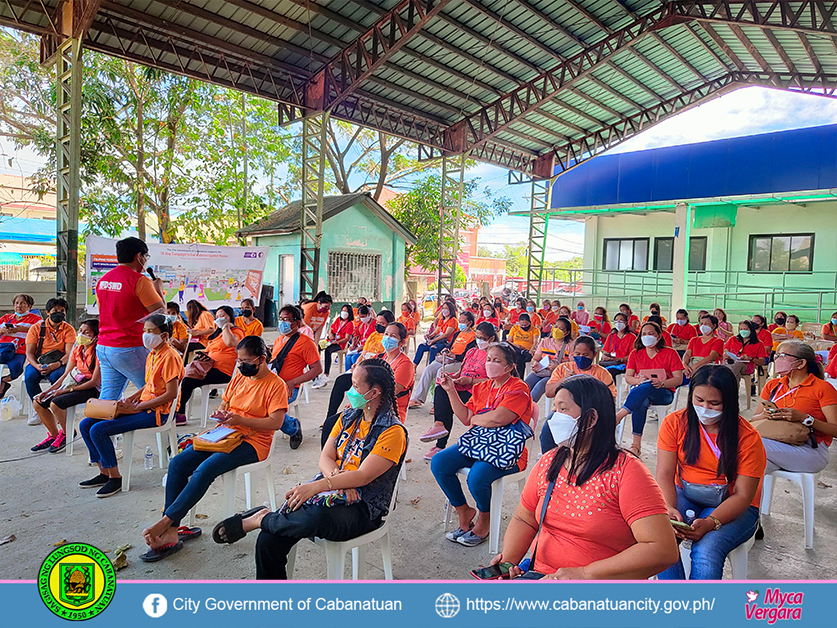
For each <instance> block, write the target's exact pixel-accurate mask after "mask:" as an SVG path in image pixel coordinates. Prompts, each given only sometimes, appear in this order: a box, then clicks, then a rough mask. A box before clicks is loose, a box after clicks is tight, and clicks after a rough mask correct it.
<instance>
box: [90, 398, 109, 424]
mask: <svg viewBox="0 0 837 628" xmlns="http://www.w3.org/2000/svg"><path fill="white" fill-rule="evenodd" d="M116 403H117V402H116V401H106V400H105V399H88V400H87V405H86V406H84V416H87V417H90V418H91V419H107V420H110V419H115V418H116Z"/></svg>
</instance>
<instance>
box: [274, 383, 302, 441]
mask: <svg viewBox="0 0 837 628" xmlns="http://www.w3.org/2000/svg"><path fill="white" fill-rule="evenodd" d="M297 395H299V386H297V387H296V388H294V391H293V392H292V393H291V396H290V397H288V404H292V403H293V402H294V401H296V397H297ZM279 429H281V430H282V433H283V434H287V435H288V436H293V435H294V434H296V433H297V432H298V431H299V419H295V418H294V417H292V416H291V415H290V414H288V413H287V412H286V413H285V422H284V423H282V427H281V428H279Z"/></svg>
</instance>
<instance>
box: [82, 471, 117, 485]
mask: <svg viewBox="0 0 837 628" xmlns="http://www.w3.org/2000/svg"><path fill="white" fill-rule="evenodd" d="M109 479H110V478H109V477H108V476H106V475H105V474H104V473H100V474H99V475H97V476H96V477H95V478H90V479H89V480H84V481H83V482H79V483H78V485H79V486H80V487H81V488H95V487H97V486H104V485H105V484H106V483H107V481H108V480H109Z"/></svg>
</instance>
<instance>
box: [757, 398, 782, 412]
mask: <svg viewBox="0 0 837 628" xmlns="http://www.w3.org/2000/svg"><path fill="white" fill-rule="evenodd" d="M761 405H762V406H764V409H765V410H767V411H768V412H776V411H777V410H778V409H779V406H777V405H776V404H775V403H773V402H772V401H767V400H766V399H762V400H761Z"/></svg>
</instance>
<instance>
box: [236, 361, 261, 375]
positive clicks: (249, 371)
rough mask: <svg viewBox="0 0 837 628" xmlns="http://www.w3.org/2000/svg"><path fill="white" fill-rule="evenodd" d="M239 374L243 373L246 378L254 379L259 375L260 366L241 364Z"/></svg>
mask: <svg viewBox="0 0 837 628" xmlns="http://www.w3.org/2000/svg"><path fill="white" fill-rule="evenodd" d="M238 372H239V373H241V374H242V375H243V376H244V377H253V376H254V375H258V373H259V365H258V364H247V363H244V364H239V365H238Z"/></svg>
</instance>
